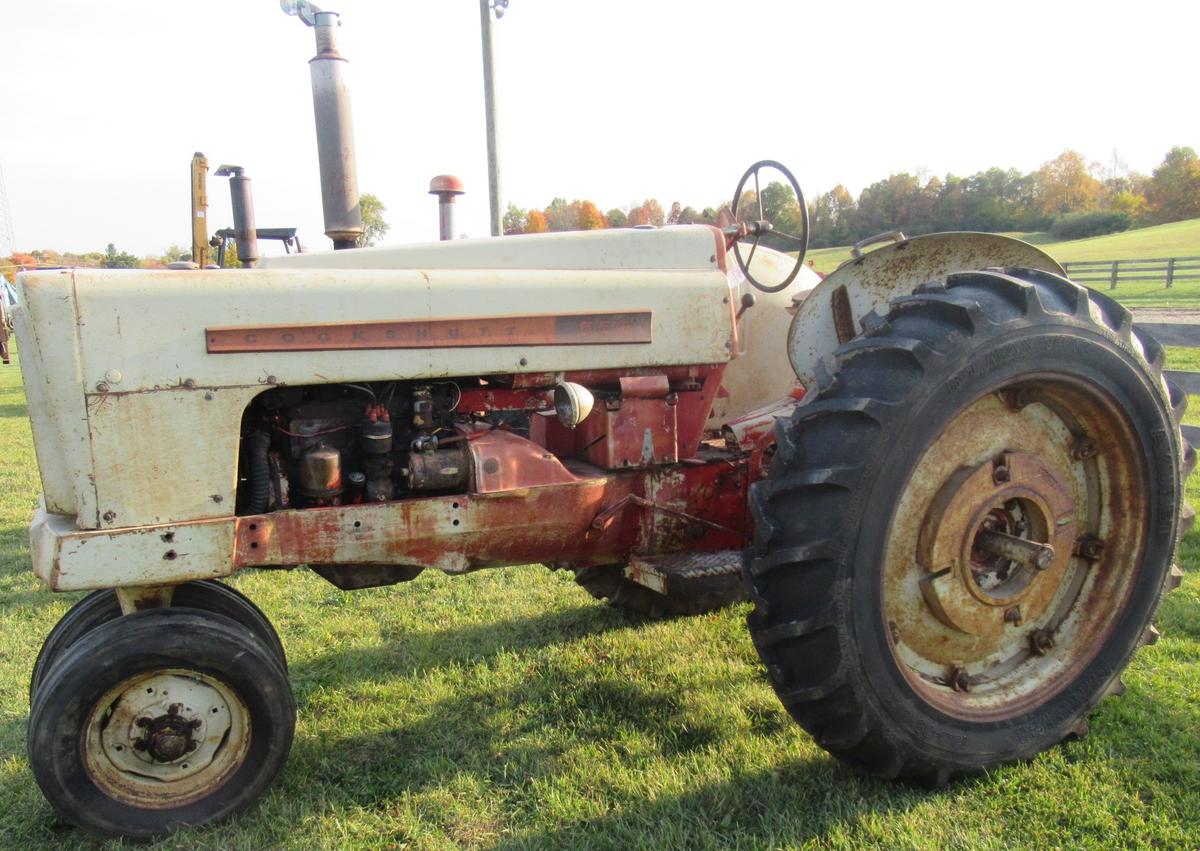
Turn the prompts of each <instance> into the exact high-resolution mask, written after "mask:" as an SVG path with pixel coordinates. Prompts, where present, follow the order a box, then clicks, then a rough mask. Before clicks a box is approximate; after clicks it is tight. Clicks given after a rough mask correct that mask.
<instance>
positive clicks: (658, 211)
mask: <svg viewBox="0 0 1200 851" xmlns="http://www.w3.org/2000/svg"><path fill="white" fill-rule="evenodd" d="M642 211H643V212H644V213H645V215H646V221H645V224H648V225H654V226H655V227H656V228H660V227H662V226H663V222H664V221H665V220H666V216H664V215H663V208H662V205H661V204H659V203H658V200H657V199H656V198H647V199H646V200H645V201H643V202H642Z"/></svg>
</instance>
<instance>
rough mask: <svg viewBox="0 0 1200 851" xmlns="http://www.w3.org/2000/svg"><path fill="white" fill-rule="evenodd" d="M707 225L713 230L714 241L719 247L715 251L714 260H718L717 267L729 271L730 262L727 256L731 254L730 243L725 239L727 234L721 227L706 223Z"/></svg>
mask: <svg viewBox="0 0 1200 851" xmlns="http://www.w3.org/2000/svg"><path fill="white" fill-rule="evenodd" d="M705 227H707V228H708V229H709V230H710V231H712V235H713V242H714V243H715V245H716V249H717V250H716V251H714V252H713V260H714V261H715V262H716V264H717V268H718V269H720V270H721V271H722V272H728V271H729V263H728V260H727V256H728V254H729V243H727V242H726V241H725V234H723V233H721V229H720V228H718V227H714V226H713V225H705Z"/></svg>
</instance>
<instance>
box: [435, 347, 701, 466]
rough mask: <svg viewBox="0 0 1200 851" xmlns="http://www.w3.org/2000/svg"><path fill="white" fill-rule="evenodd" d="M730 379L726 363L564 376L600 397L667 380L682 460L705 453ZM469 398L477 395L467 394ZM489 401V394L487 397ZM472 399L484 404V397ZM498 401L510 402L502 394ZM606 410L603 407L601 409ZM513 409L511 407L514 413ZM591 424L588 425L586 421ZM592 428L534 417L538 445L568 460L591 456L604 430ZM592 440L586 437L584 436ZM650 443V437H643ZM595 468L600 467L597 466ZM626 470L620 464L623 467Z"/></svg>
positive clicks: (544, 382)
mask: <svg viewBox="0 0 1200 851" xmlns="http://www.w3.org/2000/svg"><path fill="white" fill-rule="evenodd" d="M724 374H725V364H723V363H720V364H703V365H700V366H677V367H663V368H660V369H650V368H638V369H608V370H581V371H576V372H568V373H566V374H565V375H563V376H562V378H563V379H565V380H567V381H572V382H574V383H576V384H580V385H582V386H584V387H586V388H588V389H589V390H591V391H593V392H595V391H597V390H610V391H620V389H621V386H622V380H623V379H628V378H630V377H651V378H653V379H654V381H656V382H659V387H660V388H661V377H662V376H665V377H666V379H667V381H668V386H669V388H670V393H669V394H666V395H672V396H674V397H675V406H674V407H675V434H676V441H675V442H676V444H677V446H678V449H677V456H678V457H679V458H694V457H695V455H696V453H697V451H698V450H699V448H700V443H701V441H702V440H703V439H704V434H705V428H706V427H707V424H708V420H709V416H710V414H711V413H712V407H713V402H715V401H716V399H717V395H718V393H719V391H720V388H721V380H722V378H723V377H724ZM511 380H512V386H513V389H514V393H515V391H517V390H521V389H525V388H528V389H534V388H547V387H552V386H553V385H554V383H555V381H556V380H558V377H556V376H555V375H554V374H553V373H532V374H522V375H515V376H512V379H511ZM463 392H464V398H466V394H468V393H472V392H475V391H473V390H467V391H463ZM484 395H485V396H486V394H484ZM471 398H475V399H478V398H479V397H478V396H473V397H471ZM495 398H497V399H501V398H506V397H503V396H501V395H497V396H496V397H495ZM507 398H508V399H510V400H511V401H512V402H514V403H517V402H520V403H519V404H514V405H513V406H512V407H513V408H520V407H526V408H527V409H528V407H529V406H528V405H527V404H526V403H525V402H524V401H520V400H522V399H523V398H524V397H521V396H519V395H514V396H511V397H507ZM463 404H464V403H462V402H460V403H459V406H458V409H459V410H473V409H468V408H464V407H463ZM597 407H598V408H599V407H601V406H600V405H598V406H597ZM510 410H511V408H510ZM592 415H593V416H596V411H593V414H592ZM585 422H586V421H585ZM592 429H593V427H592V426H588V428H587V429H586V430H585V429H584V427H583V426H580V428H577V429H575V430H574V431H571V430H569V429H566V428H564V427H563V426H561V425H560V424H559V422H558V420H556V419H555V418H554V417H533V420H532V422H531V424H530V437H531V439H533V440H534V441H535V442H536V443H538V444H540V445H542V446H545V447H546V448H547V449H549V450H550V451H551V452H553V453H554V454H556V455H560V456H562V457H579V456H581V455H583V454H584V453H585V450H586V449H587V447H588V444H589V443H590V442H591V441H593V440H595V439H596V438H597V437H598V436H599V435H600V432H601V430H600V429H599V428H598V427H596V428H595V430H592ZM585 434H586V435H587V436H586V437H585V436H584V435H585ZM643 438H644V435H643ZM592 463H595V461H593V462H592ZM618 466H620V465H618Z"/></svg>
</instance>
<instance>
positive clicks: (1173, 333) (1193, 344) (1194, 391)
mask: <svg viewBox="0 0 1200 851" xmlns="http://www.w3.org/2000/svg"><path fill="white" fill-rule="evenodd" d="M1137 325H1138V327H1139V328H1142V329H1144V330H1146V331H1148V332H1149V333H1150V336H1152V337H1153V338H1154V339H1155V340H1157V341H1158V342H1159V343H1161V344H1162V345H1164V346H1182V347H1184V348H1188V349H1200V325H1195V324H1192V323H1190V322H1138V323H1137ZM1167 380H1168V381H1170V382H1171V383H1172V384H1174V385H1175V386H1176V387H1178V388H1179V389H1180V390H1182V391H1183V392H1184V393H1186V394H1187V395H1189V396H1196V395H1200V372H1185V371H1183V370H1174V369H1168V370H1167ZM1182 431H1183V436H1184V437H1185V438H1187V440H1188V442H1189V443H1191V444H1192V445H1193V446H1196V447H1200V426H1186V425H1185V426H1183V428H1182Z"/></svg>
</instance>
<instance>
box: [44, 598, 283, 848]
mask: <svg viewBox="0 0 1200 851" xmlns="http://www.w3.org/2000/svg"><path fill="white" fill-rule="evenodd" d="M295 716H296V704H295V701H294V700H293V698H292V694H291V690H290V687H289V685H288V680H287V676H286V674H284V672H283V670H282V668H281V667H280V666H279V664H278V662H277V661H276V659H275V657H274V655H273V653H272V652H271V650H270V649H269V648H268V647H266V646H265V645H264V644H263V642H262V641H261V640H259V638H258V637H257V636H256V635H255V634H254V633H253V632H251V631H250V630H248V629H247V628H245V627H244V626H241V625H239V624H238V623H236V622H235V621H233V620H231V619H230V618H227V617H224V616H222V615H217V614H212V613H207V612H201V611H198V610H195V609H182V608H169V609H153V610H149V611H144V612H138V613H136V614H131V615H127V616H125V617H121V618H118V619H116V620H113V621H110V622H108V623H105V624H103V625H101V626H98V627H96V628H95V629H93V630H92V631H91V632H89V633H88V634H87V635H85V636H83V637H82V638H80V639H79V640H78V641H77V642H75V643H74V644H73V645H71V646H70V647H69V648H67V650H66V651H65V652H64V653H63V654H62V656H61V657H60V658H59V660H58V662H57V663H56V664H55V665H54V666H53V667H51V668H50V669H49V671H48V672H47V674H46V677H45V679H44V680H43V682H42V684H41V686H40V688H39V689H38V691H37V696H36V698H35V700H34V703H33V707H32V708H31V710H30V714H29V734H28V743H29V761H30V765H31V767H32V769H33V774H34V778H35V779H36V780H37V783H38V785H39V786H40V787H41V789H42V792H43V793H44V794H45V796H46V799H47V800H48V801H49V802H50V803H51V805H53V806H54V808H55V809H56V810H58V811H59V813H60V814H61V815H62V816H63V817H64V818H66V819H68V820H70V821H72V822H74V823H75V824H77V825H79V826H80V827H82V828H84V829H85V830H87V831H90V832H91V833H95V834H98V835H100V836H106V837H118V836H121V837H127V838H130V839H136V840H145V839H151V838H153V837H155V836H159V835H162V834H164V833H167V832H169V831H171V830H173V829H176V828H178V827H183V826H197V825H203V824H207V823H209V822H212V821H216V820H219V819H223V818H226V817H228V816H230V815H232V814H233V813H236V812H238V811H239V810H242V809H245V808H246V807H248V806H250V804H252V803H253V802H254V801H256V800H257V799H258V798H259V797H260V796H261V795H262V794H263V792H265V791H266V789H267V787H268V786H269V785H270V783H271V781H272V780H273V779H274V778H275V776H276V774H278V772H279V770H280V769H281V768H282V766H283V763H284V762H285V760H286V759H287V755H288V751H289V750H290V748H291V743H292V736H293V731H294V729H295Z"/></svg>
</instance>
